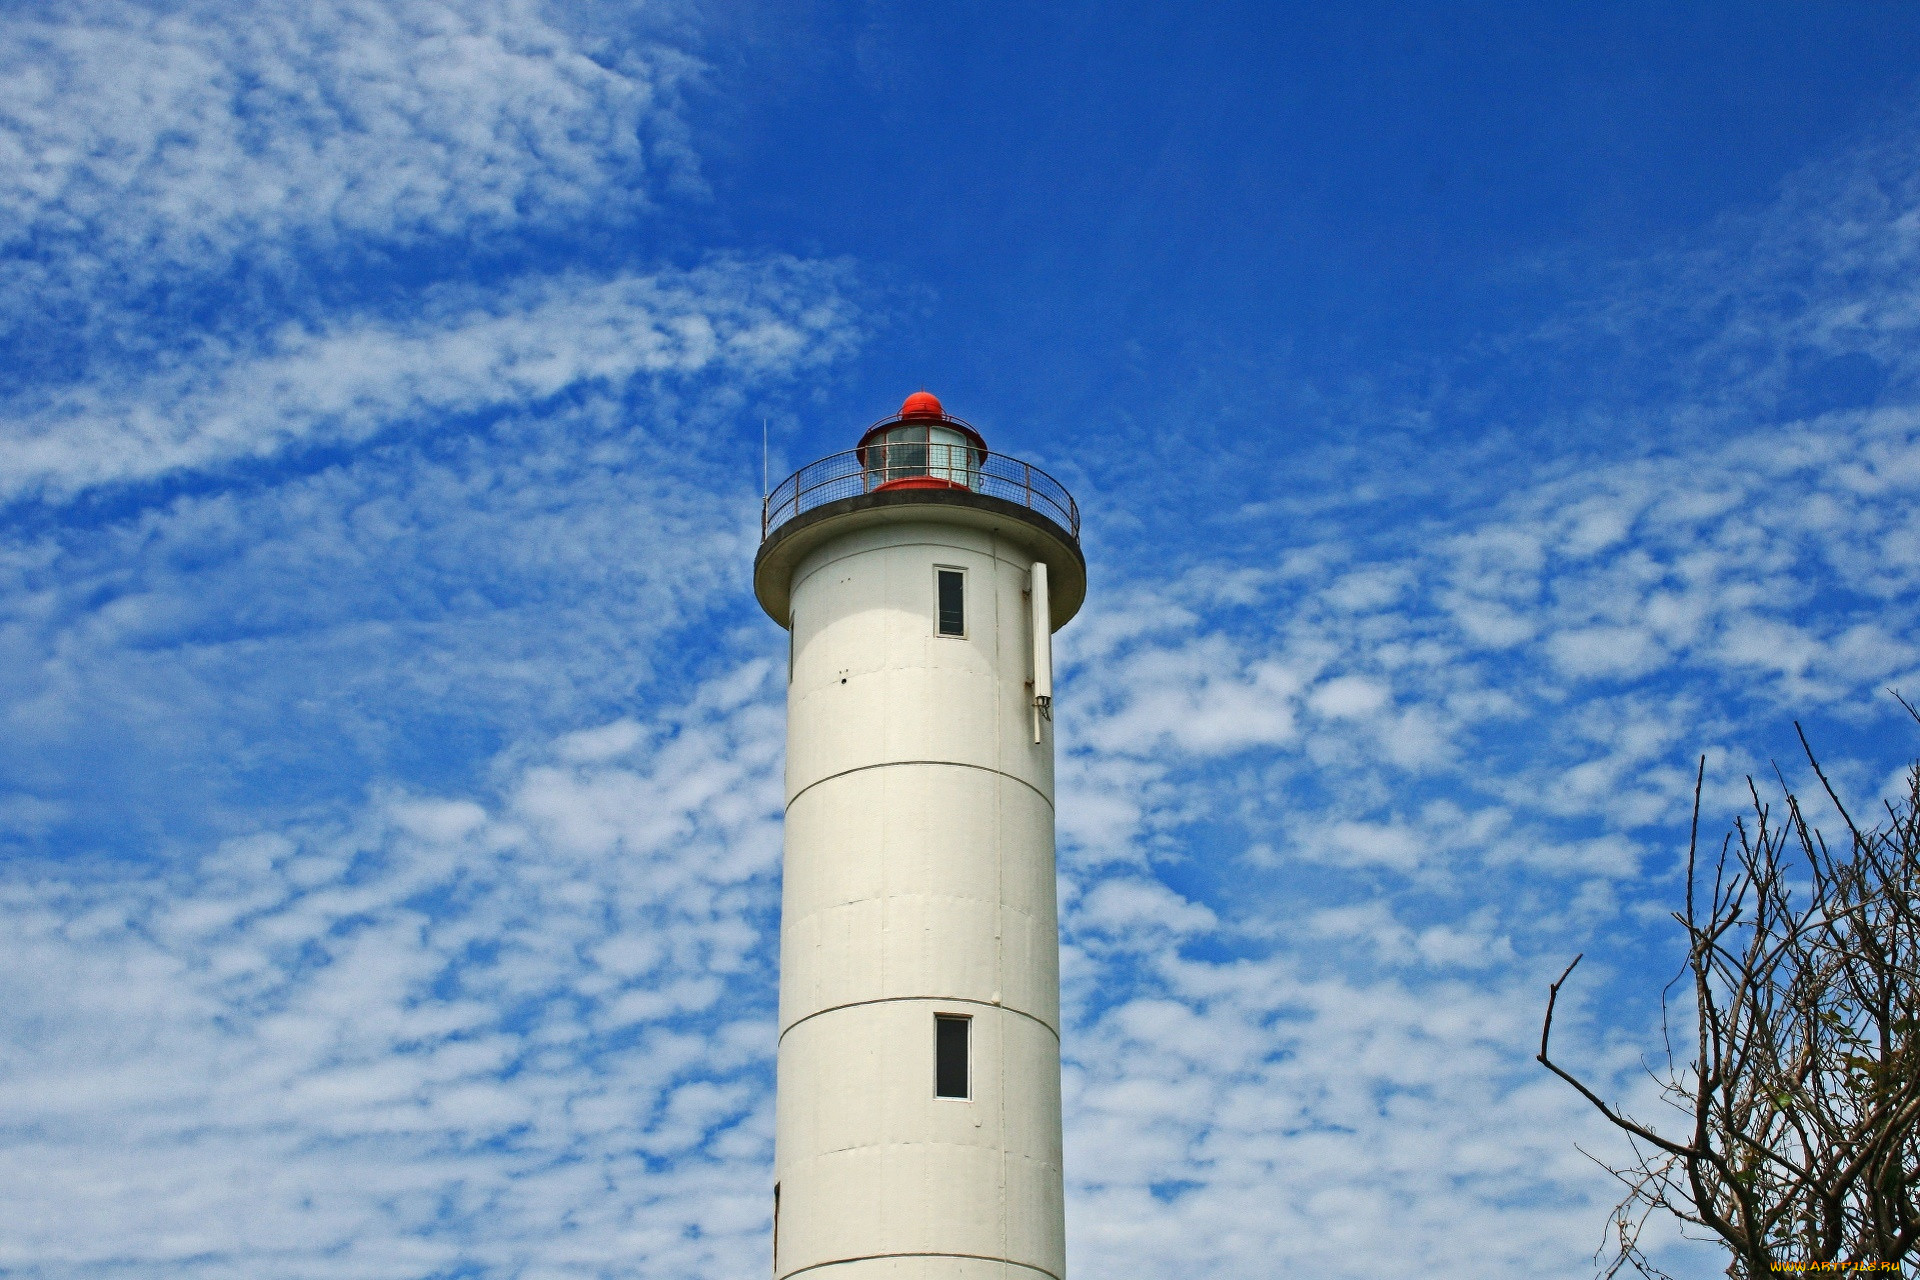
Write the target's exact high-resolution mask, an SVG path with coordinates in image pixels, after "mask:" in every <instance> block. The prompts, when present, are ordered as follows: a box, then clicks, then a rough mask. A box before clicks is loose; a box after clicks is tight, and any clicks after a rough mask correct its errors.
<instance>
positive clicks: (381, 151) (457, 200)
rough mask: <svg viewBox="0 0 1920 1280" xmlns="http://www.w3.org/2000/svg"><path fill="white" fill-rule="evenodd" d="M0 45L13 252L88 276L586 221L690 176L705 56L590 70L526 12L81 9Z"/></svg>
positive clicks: (637, 58)
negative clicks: (678, 108)
mask: <svg viewBox="0 0 1920 1280" xmlns="http://www.w3.org/2000/svg"><path fill="white" fill-rule="evenodd" d="M0 49H4V50H6V51H7V52H6V53H5V54H4V55H0V56H3V57H4V62H0V86H4V87H3V88H0V170H4V171H5V172H6V173H7V175H8V180H7V184H6V186H5V187H4V188H0V244H5V245H19V244H21V243H23V242H25V241H26V240H28V239H29V238H33V239H35V240H36V241H37V242H39V243H40V244H42V245H43V246H44V247H46V248H50V249H53V250H54V251H55V252H56V253H60V254H62V256H67V255H70V256H71V259H72V260H71V261H69V262H68V263H67V266H68V269H70V270H71V271H73V273H74V274H75V275H76V276H79V277H80V278H81V279H82V280H83V281H86V282H89V283H95V284H101V285H114V284H116V283H117V281H116V277H120V276H122V275H123V274H131V275H132V276H134V277H136V278H150V277H151V276H152V275H153V274H154V273H157V272H170V271H177V270H181V269H187V270H200V269H205V268H206V267H208V266H210V265H212V266H217V265H220V264H222V263H224V262H225V261H226V260H228V259H230V258H231V257H232V256H233V255H235V254H237V253H239V252H241V251H242V249H243V248H245V249H247V251H248V252H249V253H260V252H263V251H264V253H266V254H267V255H268V256H270V257H272V256H278V255H280V254H283V253H287V252H290V251H291V250H292V249H293V247H294V242H295V241H301V242H304V243H305V244H307V245H308V246H309V247H313V248H320V249H327V248H330V247H332V246H334V245H336V244H338V243H340V242H341V241H346V240H357V241H362V242H364V241H365V240H367V239H368V238H372V239H374V240H409V239H417V238H419V237H423V236H433V235H459V234H468V233H472V232H476V231H480V232H484V231H487V230H490V229H499V228H505V227H512V226H516V225H521V224H526V223H538V222H541V221H546V220H552V219H554V218H560V217H577V216H579V215H581V214H583V213H591V212H594V211H595V206H596V205H599V204H603V203H613V204H615V205H628V206H631V205H634V204H636V203H644V202H645V201H646V200H647V198H648V197H647V189H648V187H649V186H652V185H654V184H657V183H660V182H662V181H663V180H666V179H670V178H672V177H674V176H675V175H683V174H685V173H686V172H687V171H688V167H689V165H690V159H689V156H688V153H687V152H686V150H685V148H684V146H683V145H682V144H680V143H679V142H678V135H679V132H680V130H679V128H678V127H677V126H676V125H675V124H674V123H673V118H672V111H673V101H674V97H675V94H676V91H677V85H678V83H679V81H680V80H681V79H683V78H684V77H685V76H686V75H687V74H688V73H689V72H690V71H691V66H690V64H689V62H688V60H687V59H686V58H684V57H683V56H676V55H674V54H673V53H671V52H670V51H669V50H667V49H665V48H664V47H653V48H650V49H646V50H644V51H643V50H631V51H627V52H625V53H623V54H622V55H621V57H620V59H619V60H618V61H617V62H610V61H605V60H600V59H596V57H595V56H593V55H594V52H595V50H593V49H592V48H591V47H590V46H589V45H588V44H586V43H585V42H583V41H582V40H581V39H579V38H578V37H576V36H575V35H573V34H571V33H570V32H568V31H567V30H566V29H565V28H564V27H562V26H560V25H558V24H556V23H555V22H554V21H552V20H551V19H550V18H549V16H548V14H547V11H546V10H545V9H544V7H543V6H541V5H539V4H536V3H531V2H529V0H475V2H462V0H401V2H400V3H373V2H371V0H332V2H328V3H317V4H284V3H259V4H251V5H249V6H248V7H247V9H246V10H245V12H244V14H241V13H236V12H235V11H234V10H233V9H232V8H230V7H227V6H222V5H217V4H205V3H189V4H179V5H166V6H147V5H140V4H132V3H119V2H116V0H78V2H76V3H73V4H67V5H62V6H60V7H59V8H58V10H57V11H53V10H47V9H42V10H40V11H39V12H34V11H32V10H29V9H15V10H13V11H12V12H11V13H10V14H9V15H8V17H7V18H6V19H5V22H4V34H0ZM62 246H65V248H64V250H62V248H61V247H62ZM261 246H264V250H263V249H262V248H261ZM209 258H211V259H212V260H213V262H212V263H209V262H208V261H207V260H208V259H209Z"/></svg>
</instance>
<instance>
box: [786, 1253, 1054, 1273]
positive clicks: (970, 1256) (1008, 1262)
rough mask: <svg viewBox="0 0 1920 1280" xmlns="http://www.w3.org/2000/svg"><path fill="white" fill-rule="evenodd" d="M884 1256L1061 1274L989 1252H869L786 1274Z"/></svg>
mask: <svg viewBox="0 0 1920 1280" xmlns="http://www.w3.org/2000/svg"><path fill="white" fill-rule="evenodd" d="M883 1258H965V1259H967V1260H969V1261H972V1262H997V1263H999V1264H1000V1265H1001V1266H1005V1267H1019V1268H1020V1269H1021V1270H1022V1271H1031V1272H1033V1273H1034V1274H1035V1275H1042V1276H1052V1278H1053V1280H1060V1277H1059V1276H1056V1275H1054V1274H1053V1272H1051V1271H1049V1270H1047V1269H1046V1268H1045V1267H1036V1266H1034V1265H1033V1264H1032V1263H1031V1262H1016V1261H1015V1260H1014V1259H1012V1258H996V1257H994V1256H993V1255H992V1254H988V1253H867V1254H862V1255H860V1256H859V1257H857V1258H835V1259H833V1260H832V1261H830V1262H815V1263H812V1264H810V1265H808V1266H804V1267H801V1268H800V1269H799V1270H797V1271H789V1272H787V1273H786V1274H787V1275H789V1276H797V1275H800V1274H802V1273H803V1272H807V1271H818V1270H820V1269H821V1268H822V1267H849V1266H852V1265H853V1264H854V1263H856V1262H877V1261H879V1260H881V1259H883Z"/></svg>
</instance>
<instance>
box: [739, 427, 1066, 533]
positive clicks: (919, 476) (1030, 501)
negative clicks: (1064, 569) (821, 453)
mask: <svg viewBox="0 0 1920 1280" xmlns="http://www.w3.org/2000/svg"><path fill="white" fill-rule="evenodd" d="M945 447H946V446H941V445H934V446H932V449H933V450H936V451H937V450H940V449H942V448H945ZM954 452H955V453H959V452H960V450H959V449H957V448H956V449H954ZM968 452H970V453H971V452H973V451H972V450H968ZM927 453H928V446H926V445H920V446H919V447H918V449H917V450H902V449H901V448H900V446H898V445H894V446H891V447H889V446H886V445H881V444H874V445H869V446H867V448H865V449H848V450H847V451H846V452H845V453H835V454H829V455H828V456H827V457H824V458H822V459H820V460H819V461H818V462H810V463H808V464H807V465H806V466H804V467H802V468H800V469H799V470H798V471H796V472H794V473H793V474H792V475H790V476H788V477H787V478H786V479H785V480H782V481H781V482H780V483H779V484H778V485H777V486H776V487H775V488H774V490H773V492H772V493H770V494H768V495H767V497H766V499H765V501H763V502H762V503H761V504H760V537H761V538H762V539H763V540H764V539H765V538H767V537H768V536H769V535H771V534H772V533H773V531H774V530H775V529H778V528H779V527H780V526H781V525H783V524H785V523H786V522H787V521H789V520H791V519H793V518H794V517H795V516H799V515H804V514H806V513H807V512H809V511H812V510H813V509H814V508H815V507H821V506H825V505H826V504H827V503H829V502H835V501H838V500H839V499H841V498H852V497H857V496H859V495H860V494H863V493H872V492H873V491H874V490H876V489H879V488H881V487H882V486H883V485H889V484H898V483H899V482H901V481H919V482H921V484H923V485H925V487H927V488H929V489H935V488H954V489H965V490H968V491H969V492H972V493H984V494H986V495H987V496H989V497H993V498H1002V499H1005V500H1006V501H1008V502H1012V503H1015V504H1017V505H1019V506H1022V507H1025V508H1027V509H1028V510H1029V511H1037V512H1039V513H1040V514H1041V515H1043V516H1045V517H1047V519H1049V520H1051V521H1053V522H1054V523H1055V524H1057V525H1059V526H1060V527H1061V528H1063V529H1065V530H1066V531H1067V532H1068V533H1070V534H1072V535H1073V536H1074V537H1075V538H1078V537H1079V536H1080V508H1079V507H1078V506H1077V505H1076V504H1075V503H1074V501H1073V495H1072V494H1070V493H1068V492H1067V489H1066V486H1065V485H1063V484H1061V483H1060V482H1059V481H1058V480H1055V479H1054V478H1053V477H1052V476H1050V475H1048V474H1047V473H1046V472H1044V471H1042V470H1041V469H1040V468H1038V467H1036V466H1033V465H1032V464H1031V463H1026V462H1022V461H1020V460H1019V459H1018V458H1009V457H1007V456H1006V455H1004V454H998V453H988V454H985V455H984V456H978V457H977V458H967V459H966V460H965V461H964V462H960V461H957V460H956V461H954V462H952V463H950V464H949V463H948V462H946V461H945V460H942V459H940V458H929V457H928V456H927ZM901 487H903V488H905V487H907V486H905V485H902V486H901Z"/></svg>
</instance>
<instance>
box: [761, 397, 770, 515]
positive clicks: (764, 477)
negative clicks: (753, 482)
mask: <svg viewBox="0 0 1920 1280" xmlns="http://www.w3.org/2000/svg"><path fill="white" fill-rule="evenodd" d="M771 480H772V477H771V476H769V475H768V474H767V419H766V416H765V415H764V414H763V415H762V416H761V418H760V501H761V502H763V503H764V502H765V501H766V500H767V494H768V493H769V492H771V490H770V489H769V487H768V485H769V482H770V481H771Z"/></svg>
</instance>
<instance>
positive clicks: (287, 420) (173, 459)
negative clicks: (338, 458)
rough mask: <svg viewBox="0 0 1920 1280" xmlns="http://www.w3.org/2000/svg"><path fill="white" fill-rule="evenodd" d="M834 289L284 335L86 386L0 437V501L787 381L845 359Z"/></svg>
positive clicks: (532, 303)
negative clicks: (652, 385) (740, 382)
mask: <svg viewBox="0 0 1920 1280" xmlns="http://www.w3.org/2000/svg"><path fill="white" fill-rule="evenodd" d="M833 277H834V272H833V271H832V269H830V268H822V267H816V266H810V265H807V264H802V263H798V262H791V261H788V262H778V263H769V264H764V265H759V266H745V265H738V264H731V263H720V264H717V265H714V266H711V267H708V268H704V269H701V270H697V271H692V272H683V273H676V274H671V275H662V276H650V277H635V278H627V279H620V280H614V281H606V282H598V281H586V280H558V281H546V282H536V283H534V284H532V285H529V286H526V287H523V288H520V289H518V290H514V289H504V288H503V289H499V290H495V291H492V292H491V293H490V294H489V295H488V297H487V298H486V300H485V301H484V302H482V301H480V300H479V299H478V298H473V297H467V298H459V299H442V300H440V301H438V302H437V303H436V304H435V305H432V306H430V307H429V308H428V309H427V312H426V314H424V315H422V316H419V317H417V318H415V319H413V320H410V321H408V322H405V323H390V322H383V321H371V320H364V319H363V320H352V321H347V322H344V323H340V324H337V325H335V326H332V327H330V328H327V329H325V330H323V331H320V332H311V333H310V332H304V331H289V332H285V333H282V334H280V335H278V336H277V337H275V338H274V339H272V340H271V341H270V342H269V343H268V344H267V347H266V348H265V349H264V350H261V351H259V352H255V353H249V354H246V355H243V356H240V357H238V358H235V359H233V360H230V361H218V362H212V363H194V364H190V365H187V366H184V367H182V368H179V369H176V370H173V371H171V372H169V373H166V374H164V375H158V376H150V377H136V378H134V379H133V380H131V381H114V380H96V381H94V382H92V383H90V384H88V385H87V386H85V387H83V388H76V389H73V390H70V391H67V392H65V393H63V394H61V395H60V396H59V397H57V398H56V399H54V400H53V401H52V402H51V403H49V404H46V405H44V406H41V407H39V408H37V409H36V410H34V411H32V412H29V413H27V414H25V415H21V416H15V417H13V418H12V419H11V420H10V421H5V422H0V462H4V467H3V468H0V476H4V479H0V500H4V499H7V498H18V497H20V496H22V495H27V494H31V495H35V496H40V497H45V498H51V499H61V498H66V497H69V496H71V495H72V494H74V493H76V492H79V491H81V490H84V489H86V488H89V487H91V486H96V485H100V484H106V483H114V482H126V481H139V480H149V479H153V478H155V477H158V476H164V475H167V474H169V473H172V472H177V471H182V470H187V469H193V468H202V467H208V466H217V465H219V464H222V463H226V462H230V461H233V460H236V459H258V458H264V457H271V456H272V455H274V454H277V453H279V452H281V451H283V450H286V449H289V448H293V447H297V446H301V445H310V444H315V443H354V442H357V441H361V440H364V439H366V438H367V437H369V436H372V435H375V434H376V433H379V432H381V431H383V430H390V429H395V428H406V427H412V428H414V429H426V428H427V427H429V426H432V425H437V424H440V423H443V422H445V421H446V420H447V419H449V418H453V417H458V416H460V415H464V414H472V413H480V412H485V411H489V410H499V409H503V408H512V407H522V406H536V405H539V404H541V403H542V402H545V401H548V400H550V399H552V398H553V397H555V396H558V395H560V394H561V393H563V392H566V391H568V390H569V389H571V388H576V387H579V386H581V385H583V384H585V385H589V386H596V387H601V388H613V389H615V390H618V389H620V388H622V387H624V386H625V385H626V384H627V382H628V381H630V380H632V379H635V378H643V379H644V378H660V377H679V378H685V377H688V376H692V375H696V374H703V373H724V374H727V375H730V376H734V377H753V376H758V375H764V374H767V373H771V372H789V371H791V370H793V369H795V368H796V367H798V366H801V365H804V364H808V363H813V362H818V361H823V360H827V359H831V358H833V357H834V356H836V355H839V354H841V353H842V352H843V351H844V350H845V349H846V346H847V344H848V342H849V341H850V329H849V320H850V317H849V315H848V314H847V312H846V309H845V308H844V307H843V306H840V305H838V304H836V302H835V300H834V297H833V292H832V283H833Z"/></svg>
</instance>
